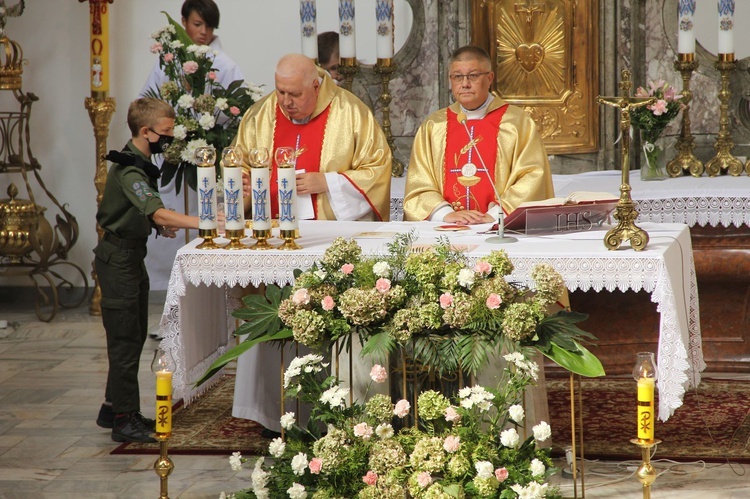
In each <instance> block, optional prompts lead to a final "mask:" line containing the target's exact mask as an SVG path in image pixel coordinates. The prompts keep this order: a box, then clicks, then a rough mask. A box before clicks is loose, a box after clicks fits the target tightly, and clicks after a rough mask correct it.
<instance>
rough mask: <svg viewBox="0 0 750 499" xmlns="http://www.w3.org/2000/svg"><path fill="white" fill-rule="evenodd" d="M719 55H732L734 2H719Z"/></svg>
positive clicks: (731, 0) (725, 0)
mask: <svg viewBox="0 0 750 499" xmlns="http://www.w3.org/2000/svg"><path fill="white" fill-rule="evenodd" d="M718 8H719V51H718V52H719V54H734V0H719V3H718Z"/></svg>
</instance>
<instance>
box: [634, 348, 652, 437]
mask: <svg viewBox="0 0 750 499" xmlns="http://www.w3.org/2000/svg"><path fill="white" fill-rule="evenodd" d="M656 377H657V372H656V364H655V363H654V354H653V353H652V352H639V353H638V354H637V358H636V361H635V367H634V368H633V379H635V380H636V381H637V382H638V420H637V421H638V439H639V440H642V441H647V442H648V441H651V440H653V439H654V423H655V419H656V418H655V416H654V387H655V386H656Z"/></svg>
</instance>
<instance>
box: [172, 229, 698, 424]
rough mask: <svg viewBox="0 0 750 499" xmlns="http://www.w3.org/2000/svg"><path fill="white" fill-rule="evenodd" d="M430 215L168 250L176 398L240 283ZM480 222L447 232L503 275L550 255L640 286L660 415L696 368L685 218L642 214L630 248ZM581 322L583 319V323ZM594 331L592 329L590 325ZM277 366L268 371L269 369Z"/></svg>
mask: <svg viewBox="0 0 750 499" xmlns="http://www.w3.org/2000/svg"><path fill="white" fill-rule="evenodd" d="M437 225H438V224H433V223H428V222H419V223H407V222H391V223H382V222H325V221H305V222H302V223H301V226H300V233H301V235H302V238H301V239H299V243H300V244H301V245H302V246H303V249H302V250H299V251H293V252H289V251H280V250H269V251H251V250H240V251H230V250H214V251H201V250H196V249H195V246H196V245H197V244H198V242H199V241H198V240H195V241H192V242H191V243H189V244H188V245H186V246H184V247H183V248H182V249H181V250H180V251H179V252H178V254H177V256H176V258H175V262H174V265H173V267H172V274H171V278H170V283H169V289H168V291H167V298H166V303H165V306H164V313H163V315H162V319H161V325H160V328H161V333H162V335H163V337H164V339H163V341H162V348H164V349H166V350H169V351H170V352H171V353H172V355H173V356H174V358H175V360H176V364H177V367H176V371H175V374H174V389H175V398H176V399H179V398H182V399H183V400H184V401H185V402H186V403H189V402H190V401H191V399H192V398H193V397H195V396H196V395H198V394H200V393H201V392H202V391H203V390H205V389H206V388H207V387H209V386H210V384H211V383H210V382H209V383H206V384H204V385H202V386H200V387H195V386H193V383H194V382H195V380H197V379H198V378H199V377H200V376H201V375H202V374H203V373H204V372H205V370H206V369H207V368H208V366H209V365H210V364H211V363H212V362H213V361H214V360H215V359H216V358H218V356H219V355H221V354H222V353H224V352H225V351H226V350H227V348H228V347H229V346H231V344H232V342H234V341H235V339H234V338H233V337H232V330H233V328H234V319H233V318H231V312H232V311H233V310H235V309H236V308H238V307H239V306H240V300H239V295H240V291H241V288H242V287H245V286H249V285H254V286H257V285H260V284H262V283H275V284H278V285H285V284H289V283H292V282H293V280H294V275H293V271H294V269H308V268H310V267H311V266H312V265H313V263H314V262H316V261H317V260H318V259H319V258H321V256H322V255H323V253H324V251H325V249H326V248H327V246H328V245H329V244H330V242H331V241H332V240H333V239H334V238H335V237H347V238H350V237H353V238H355V239H356V240H357V242H358V243H359V244H360V245H361V246H362V248H363V250H364V251H365V252H368V253H375V254H376V253H379V252H384V251H385V248H386V244H387V243H388V242H389V240H390V238H391V237H392V236H393V234H395V233H398V232H406V231H410V230H416V231H417V232H418V240H417V243H418V244H431V243H434V242H435V241H436V238H438V237H440V236H444V235H445V234H446V233H445V232H438V231H436V230H434V229H435V227H436V226H437ZM486 228H487V227H486V226H478V227H475V228H472V230H468V231H465V232H458V233H452V234H450V235H449V236H448V237H449V239H450V241H451V243H452V244H455V245H466V247H467V249H468V251H467V257H468V258H469V260H470V261H475V260H477V259H478V258H481V257H482V256H483V255H486V254H488V253H489V252H490V251H491V250H493V249H497V248H499V247H502V249H504V250H506V251H507V252H508V255H509V256H510V258H511V260H512V261H513V264H514V266H515V270H514V272H513V274H512V276H511V277H512V278H513V279H514V280H517V281H518V282H521V283H523V284H525V285H530V284H531V282H532V281H531V279H530V277H529V275H530V272H531V270H532V269H533V267H534V266H535V265H537V264H539V263H547V264H550V265H552V267H553V268H555V270H557V271H558V272H559V273H560V274H561V275H562V277H563V279H564V280H565V285H566V287H567V288H568V289H569V290H571V291H574V290H594V291H597V292H598V291H602V290H608V291H612V290H615V289H619V290H635V291H640V290H643V291H646V292H647V293H649V294H650V296H651V300H652V301H653V302H654V303H655V304H656V306H657V308H658V310H659V312H660V321H659V340H658V351H657V355H658V357H657V358H658V361H659V362H658V363H659V381H658V386H659V390H660V392H659V393H660V397H659V409H658V414H659V418H660V419H662V420H666V419H667V418H669V416H670V415H671V414H672V413H673V412H674V410H675V409H677V408H678V407H680V405H681V404H682V397H683V395H684V393H685V389H686V388H689V387H692V386H697V385H698V383H699V382H700V373H701V371H702V370H703V369H704V367H705V364H704V362H703V352H702V349H701V331H700V321H699V317H698V290H697V285H696V280H695V272H694V265H693V260H692V252H691V244H690V235H689V230H688V227H687V226H685V225H682V224H650V223H648V224H643V228H644V229H645V230H647V231H648V232H649V234H650V236H651V242H650V243H649V245H648V247H647V248H646V250H644V251H641V252H636V251H633V250H630V249H629V248H628V247H627V245H624V247H623V248H622V249H620V250H619V251H608V250H607V249H606V248H605V247H604V243H603V242H602V240H603V237H604V229H600V230H594V231H588V232H578V233H571V234H560V235H548V236H519V241H518V242H517V243H513V244H509V245H502V246H498V245H491V244H488V243H486V242H485V240H486V239H487V237H488V236H486V235H483V234H478V232H479V231H481V230H485V229H486ZM583 327H584V329H586V326H585V323H584V325H583ZM591 332H592V333H593V334H596V331H591ZM268 375H273V376H276V375H277V373H268Z"/></svg>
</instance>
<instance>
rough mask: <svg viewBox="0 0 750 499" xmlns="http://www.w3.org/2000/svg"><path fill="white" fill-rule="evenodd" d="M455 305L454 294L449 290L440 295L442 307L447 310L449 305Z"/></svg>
mask: <svg viewBox="0 0 750 499" xmlns="http://www.w3.org/2000/svg"><path fill="white" fill-rule="evenodd" d="M452 306H453V295H452V294H450V293H448V292H447V291H446V292H445V293H443V294H442V295H440V307H441V308H442V309H443V310H445V309H446V308H448V307H452Z"/></svg>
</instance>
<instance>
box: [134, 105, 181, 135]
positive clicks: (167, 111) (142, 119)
mask: <svg viewBox="0 0 750 499" xmlns="http://www.w3.org/2000/svg"><path fill="white" fill-rule="evenodd" d="M159 118H172V119H175V118H176V114H175V112H174V108H173V107H172V106H170V105H169V103H168V102H166V101H163V100H161V99H153V98H151V97H141V98H140V99H136V100H134V101H133V102H131V103H130V107H128V128H130V133H132V134H133V137H137V136H138V131H139V130H140V129H141V128H143V127H144V126H145V127H147V128H153V127H154V126H155V125H156V122H157V121H158V120H159Z"/></svg>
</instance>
